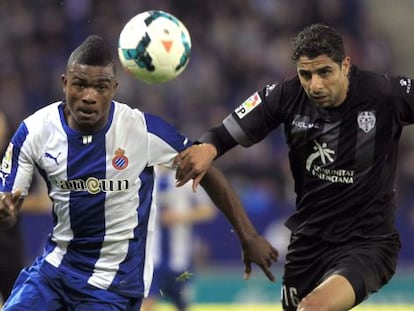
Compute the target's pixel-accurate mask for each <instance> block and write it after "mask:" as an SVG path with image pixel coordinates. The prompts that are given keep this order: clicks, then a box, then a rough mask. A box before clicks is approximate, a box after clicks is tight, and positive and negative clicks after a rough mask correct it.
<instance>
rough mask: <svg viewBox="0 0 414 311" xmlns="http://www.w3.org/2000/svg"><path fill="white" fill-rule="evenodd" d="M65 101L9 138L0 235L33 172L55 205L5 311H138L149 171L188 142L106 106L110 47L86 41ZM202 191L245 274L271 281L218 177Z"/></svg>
mask: <svg viewBox="0 0 414 311" xmlns="http://www.w3.org/2000/svg"><path fill="white" fill-rule="evenodd" d="M61 82H62V89H63V92H64V94H65V99H64V100H63V101H57V102H55V103H52V104H50V105H47V106H46V107H44V108H42V109H40V110H38V111H37V112H35V113H34V114H32V115H31V116H29V117H28V118H26V119H25V120H24V121H23V122H22V123H21V125H20V127H19V128H18V129H17V131H16V132H15V134H14V135H13V137H12V139H11V142H10V144H9V146H8V148H7V151H6V154H5V156H4V158H3V161H2V166H1V175H0V181H1V183H0V191H1V193H0V228H1V229H8V228H10V227H11V226H13V225H14V224H15V222H16V219H17V215H18V212H19V209H20V206H21V204H22V201H23V200H24V198H25V197H26V196H27V194H28V191H29V188H30V184H31V181H32V176H33V173H34V171H35V169H38V170H39V172H40V174H41V175H42V176H43V177H44V179H45V181H46V183H47V186H48V190H49V196H50V198H51V199H52V201H53V220H54V222H53V225H54V226H53V229H52V232H51V233H50V236H49V239H48V241H47V243H46V246H45V249H44V253H43V255H42V256H40V257H38V258H37V259H36V260H35V262H34V263H33V264H32V265H31V266H30V267H28V268H26V269H24V270H23V271H22V272H21V273H20V275H19V277H18V279H17V281H16V284H15V286H14V289H13V291H12V294H11V296H10V297H9V299H8V300H7V301H6V303H5V305H4V311H9V310H32V311H36V310H39V311H40V310H42V311H45V310H46V311H47V310H62V309H63V310H66V309H69V310H134V311H135V310H139V309H140V306H141V302H142V298H143V297H144V295H146V294H147V293H148V290H149V286H150V284H151V279H152V239H153V230H154V225H155V218H154V210H155V204H154V202H153V190H154V166H155V165H164V166H167V167H172V166H173V159H174V157H175V156H176V155H177V153H178V152H179V151H182V150H184V149H185V148H188V147H189V146H190V145H191V142H190V141H189V140H188V139H187V138H186V137H185V136H183V135H181V134H180V133H178V132H177V130H176V129H175V128H174V127H173V126H171V125H170V124H168V123H167V122H165V121H164V120H162V119H161V118H159V117H157V116H154V115H151V114H148V113H144V112H141V111H140V110H138V109H132V108H130V107H129V106H127V105H126V104H122V103H119V102H116V101H114V100H113V97H114V95H115V91H116V89H117V86H118V82H117V79H116V65H115V60H114V57H113V55H112V51H111V49H110V48H109V47H108V46H107V45H106V44H105V42H104V41H103V39H102V38H101V37H99V36H96V35H92V36H89V37H88V38H87V39H86V40H85V41H84V42H83V43H82V44H81V45H80V46H79V47H77V48H76V49H75V50H74V51H73V52H72V54H71V55H70V57H69V59H68V61H67V67H66V72H65V74H63V75H62V77H61ZM202 186H203V187H204V188H205V189H206V191H207V193H208V194H209V196H210V197H211V199H212V200H213V202H214V203H215V205H216V206H217V207H218V208H220V209H221V211H222V212H223V213H224V214H225V215H226V217H227V218H228V220H229V222H230V223H231V224H232V225H233V227H234V230H235V232H236V233H237V234H238V237H239V238H240V241H241V245H242V250H243V255H244V258H243V260H244V264H245V270H246V273H247V274H249V273H250V271H251V263H252V262H254V263H257V264H258V265H259V266H260V267H261V268H262V270H263V271H264V273H265V274H266V275H267V276H268V277H269V279H271V280H274V276H273V274H272V273H271V271H270V266H271V264H272V262H273V261H274V260H276V259H277V251H276V250H275V249H274V248H273V247H272V246H271V245H270V244H269V243H268V242H267V241H266V240H265V239H264V238H263V237H262V236H260V235H259V234H258V233H257V231H256V230H255V228H254V227H253V225H252V223H251V222H250V220H249V218H248V216H247V214H246V212H245V211H244V209H243V207H242V205H241V203H240V200H239V198H238V197H237V195H236V194H235V193H234V191H233V190H232V188H231V186H230V184H229V183H228V182H227V180H226V179H225V178H224V176H223V174H222V173H221V172H220V171H219V170H217V169H216V168H212V169H210V170H209V171H208V173H207V174H206V176H205V178H203V180H202Z"/></svg>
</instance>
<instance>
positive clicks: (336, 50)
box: [291, 24, 345, 64]
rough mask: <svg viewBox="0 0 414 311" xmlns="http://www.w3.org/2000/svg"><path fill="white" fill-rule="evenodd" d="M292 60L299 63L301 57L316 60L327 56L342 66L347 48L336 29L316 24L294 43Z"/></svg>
mask: <svg viewBox="0 0 414 311" xmlns="http://www.w3.org/2000/svg"><path fill="white" fill-rule="evenodd" d="M292 47H293V48H292V55H291V58H292V60H293V61H294V62H297V61H298V60H299V58H300V57H301V56H306V57H309V58H315V57H318V56H319V55H323V54H325V55H327V56H329V57H330V58H331V59H332V60H333V61H334V62H336V63H338V64H340V63H341V62H342V60H343V59H344V58H345V48H344V42H343V39H342V36H341V35H340V34H339V33H338V31H336V30H335V29H334V28H332V27H330V26H327V25H323V24H314V25H311V26H308V27H306V28H305V29H303V30H302V31H301V32H299V33H298V35H297V36H296V37H295V38H294V39H293V41H292Z"/></svg>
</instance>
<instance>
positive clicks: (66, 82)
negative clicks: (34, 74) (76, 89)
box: [60, 74, 68, 92]
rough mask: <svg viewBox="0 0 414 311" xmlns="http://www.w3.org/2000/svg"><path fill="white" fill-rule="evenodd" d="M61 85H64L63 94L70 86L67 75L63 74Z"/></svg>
mask: <svg viewBox="0 0 414 311" xmlns="http://www.w3.org/2000/svg"><path fill="white" fill-rule="evenodd" d="M60 83H61V84H62V88H63V92H65V91H66V85H67V84H68V79H67V78H66V75H64V74H62V75H61V76H60Z"/></svg>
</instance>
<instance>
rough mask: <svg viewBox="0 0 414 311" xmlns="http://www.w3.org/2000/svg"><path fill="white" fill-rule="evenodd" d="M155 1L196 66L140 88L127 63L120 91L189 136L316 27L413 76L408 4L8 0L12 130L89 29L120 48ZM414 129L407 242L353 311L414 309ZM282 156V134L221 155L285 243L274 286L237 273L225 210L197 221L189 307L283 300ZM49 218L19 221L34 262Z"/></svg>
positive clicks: (407, 157) (2, 75)
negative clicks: (187, 42) (295, 38)
mask: <svg viewBox="0 0 414 311" xmlns="http://www.w3.org/2000/svg"><path fill="white" fill-rule="evenodd" d="M148 9H161V10H165V11H168V12H170V13H172V14H174V15H176V16H177V17H179V18H180V19H181V20H182V21H183V22H184V24H185V25H186V26H187V28H188V29H189V31H190V33H191V36H192V44H193V49H192V57H191V60H190V63H189V65H188V67H187V69H186V70H185V72H184V73H183V74H182V75H181V76H180V77H179V78H178V79H176V80H174V81H172V82H169V83H167V84H165V85H146V84H143V83H141V82H138V81H135V80H133V79H132V78H131V77H129V76H128V75H126V74H125V73H124V72H123V71H122V70H121V69H120V70H119V80H120V87H119V91H118V96H117V99H118V100H119V101H124V102H126V103H128V104H129V105H131V106H136V107H139V108H140V109H142V110H145V111H148V112H152V113H156V114H159V115H161V116H163V117H164V118H165V119H167V120H169V121H170V122H172V123H173V124H175V125H176V126H177V127H178V128H179V129H180V130H181V131H182V132H183V133H185V134H186V135H188V136H189V137H190V138H192V139H196V138H198V136H199V135H200V134H201V133H202V132H203V131H204V130H205V129H206V128H208V127H210V126H212V125H215V124H217V123H218V122H220V121H221V120H222V118H223V117H224V116H226V115H227V114H228V113H229V112H230V111H231V110H232V108H234V107H235V106H236V105H238V103H240V101H242V100H244V99H245V98H247V97H248V96H249V95H250V94H251V93H253V91H255V90H256V88H259V87H261V86H263V85H264V84H266V83H271V82H273V81H277V80H278V79H280V78H282V77H284V76H285V75H289V74H291V73H292V70H293V69H294V68H293V66H292V64H291V63H290V60H289V39H290V38H291V36H292V35H294V34H295V33H296V31H298V30H299V29H301V28H302V27H303V26H305V25H308V24H310V23H314V22H324V23H329V24H331V25H334V26H335V27H337V28H338V29H340V30H341V32H342V33H343V34H344V35H345V38H346V45H347V50H348V52H349V54H350V55H351V57H352V60H353V62H354V63H355V64H357V65H359V66H360V67H362V68H366V69H371V70H374V71H378V72H389V73H395V74H397V73H398V74H406V75H408V76H414V58H413V57H412V55H411V54H412V51H413V50H414V49H413V45H414V40H412V15H413V13H414V1H412V0H393V1H388V0H227V1H222V0H209V1H196V0H185V1H178V0H170V1H160V0H142V1H131V0H117V1H113V0H63V1H57V0H36V1H32V0H1V1H0V47H1V49H0V50H1V52H0V109H1V110H2V111H3V112H5V113H6V114H7V118H8V121H9V123H10V124H11V130H12V131H13V130H14V129H15V128H16V127H17V126H18V123H19V122H20V121H21V120H22V119H23V118H24V117H25V116H27V115H28V114H30V113H32V112H33V111H35V110H36V109H38V108H40V107H42V106H44V105H46V104H48V103H50V102H52V101H55V100H58V99H61V97H62V90H61V86H60V74H61V73H62V72H63V71H64V68H65V64H66V59H67V57H68V55H69V52H70V51H71V50H72V49H73V48H74V47H75V46H77V45H78V44H79V43H80V42H81V41H83V39H84V38H85V37H86V36H87V35H89V34H91V33H96V34H99V35H101V36H103V37H105V38H106V40H108V41H109V42H110V43H111V44H112V45H113V48H114V52H116V47H117V37H118V34H119V32H120V30H121V29H122V26H123V25H124V24H125V23H126V22H127V21H128V20H129V19H130V18H131V17H132V16H134V15H135V14H137V13H139V12H141V11H144V10H148ZM119 68H120V67H119ZM412 132H413V130H412V128H411V127H408V128H406V130H405V134H404V138H403V141H402V144H401V151H400V158H401V159H400V167H399V172H398V178H397V187H396V194H397V200H398V205H399V209H398V215H397V221H398V227H399V230H400V232H401V236H402V241H403V249H402V252H401V257H400V264H399V268H398V272H397V274H396V276H395V277H394V279H393V280H392V281H391V282H390V283H389V284H388V285H387V286H386V287H385V288H384V289H383V290H382V291H381V292H380V293H378V294H376V295H373V296H372V297H371V298H370V299H369V300H368V302H367V303H366V304H365V305H363V306H361V307H359V308H357V310H389V309H391V307H390V305H392V309H393V310H414V295H413V293H414V247H413V243H412V237H413V236H414V191H413V186H414V139H413V138H412V137H413V134H412ZM286 155H287V154H286V148H285V146H284V138H283V136H282V134H281V130H280V131H277V132H275V133H274V134H273V135H272V136H271V137H269V138H268V139H266V140H265V141H263V142H262V143H260V144H258V145H256V146H255V147H254V148H251V149H249V150H246V149H241V148H240V149H238V148H236V149H235V150H233V151H232V152H231V154H228V155H226V156H225V157H223V158H222V159H220V160H219V161H218V162H217V164H218V165H219V166H220V167H221V168H222V169H223V170H224V171H225V172H226V173H227V176H229V177H230V179H231V181H232V183H233V185H234V186H235V188H236V189H237V191H238V193H239V194H240V195H241V197H242V200H243V202H244V204H245V207H246V209H247V211H248V213H249V215H250V216H251V218H252V220H253V221H254V223H255V225H256V226H257V227H258V228H259V230H260V232H261V233H263V234H265V235H266V236H267V237H268V238H269V239H270V240H271V241H272V242H273V243H274V244H275V245H276V246H278V247H279V248H280V250H281V255H282V256H281V260H280V261H281V262H280V264H278V265H276V267H275V273H276V274H277V276H278V282H276V283H275V284H272V283H270V282H268V281H266V280H265V279H264V277H263V276H262V274H261V272H260V271H259V270H258V269H257V267H256V269H254V273H253V275H252V278H251V280H250V281H248V282H244V281H243V280H242V277H243V267H242V264H241V261H240V249H239V244H238V242H237V239H236V237H235V236H234V234H233V233H232V231H231V228H230V227H229V225H228V224H227V222H226V220H225V219H224V218H223V217H221V216H220V217H218V218H216V219H215V220H214V221H212V222H209V223H207V224H203V225H200V226H198V227H197V228H196V229H197V236H196V242H195V243H196V245H197V248H196V249H197V251H196V253H195V259H196V268H195V270H194V276H193V282H194V285H195V286H194V292H193V297H194V301H195V302H196V303H197V304H198V305H201V306H198V307H197V308H194V309H193V310H220V306H221V307H222V306H226V307H225V309H226V310H231V307H229V306H228V305H229V304H242V305H243V308H242V307H240V305H239V306H237V305H236V306H235V307H233V308H234V309H235V310H236V309H237V310H262V309H260V308H259V305H260V304H262V303H263V304H266V306H267V308H265V307H266V306H264V309H263V310H277V309H279V308H280V306H279V291H280V289H279V288H280V283H279V282H280V278H281V271H282V266H281V264H282V263H283V253H284V252H283V250H284V248H285V247H286V239H287V232H286V230H285V229H284V227H283V220H284V219H285V217H286V215H287V214H289V213H290V212H291V211H292V209H293V201H294V196H293V193H292V187H291V179H290V175H289V168H288V160H287V157H286ZM49 217H50V215H44V214H26V215H24V217H23V228H24V229H23V230H24V235H25V237H26V260H27V262H28V263H30V262H31V261H32V260H33V258H34V257H35V256H36V255H37V254H39V252H41V248H42V244H43V241H44V239H45V238H46V234H47V231H48V229H49V227H50V221H51V220H50V218H49ZM0 234H1V233H0ZM0 281H1V280H0ZM410 303H412V304H413V305H412V306H411V307H410V305H409V304H410ZM216 304H220V306H219V305H216ZM384 304H385V305H384ZM387 304H388V305H387ZM381 305H382V307H381ZM398 306H401V309H399V307H398ZM164 309H165V310H170V309H168V306H166V307H165V308H164Z"/></svg>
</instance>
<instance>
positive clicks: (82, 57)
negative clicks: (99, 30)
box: [67, 35, 116, 73]
mask: <svg viewBox="0 0 414 311" xmlns="http://www.w3.org/2000/svg"><path fill="white" fill-rule="evenodd" d="M73 63H78V64H82V65H89V66H109V65H112V68H113V70H114V73H116V65H115V61H114V56H113V54H112V51H111V48H110V47H109V46H108V45H107V44H106V43H105V41H104V40H103V38H102V37H100V36H97V35H90V36H88V37H87V38H86V39H85V41H83V42H82V43H81V45H79V46H78V47H77V48H76V49H75V50H74V51H73V52H72V54H70V56H69V59H68V62H67V67H69V66H71V65H72V64H73Z"/></svg>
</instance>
